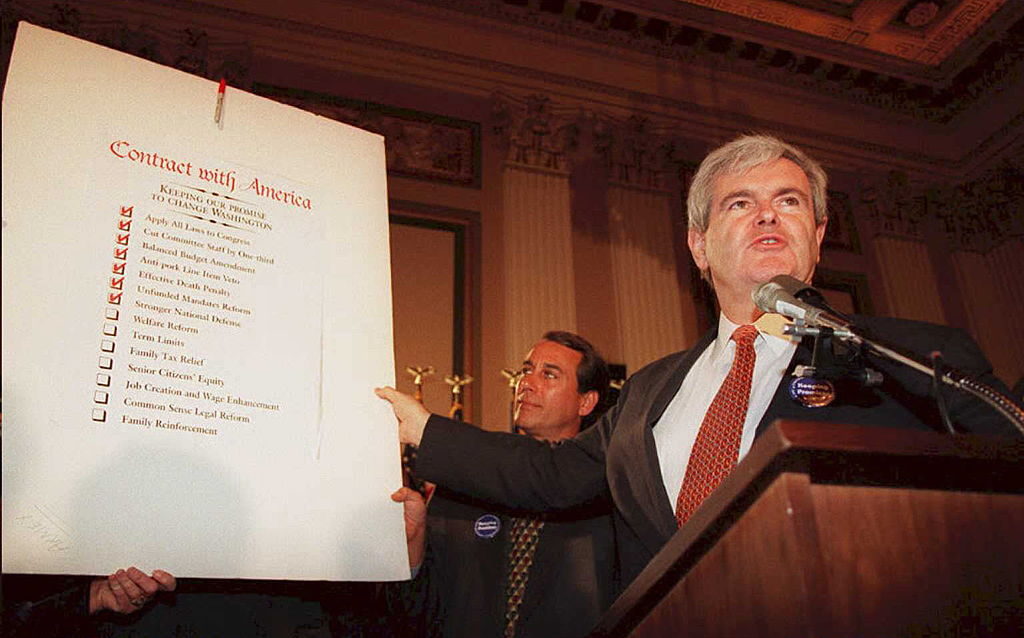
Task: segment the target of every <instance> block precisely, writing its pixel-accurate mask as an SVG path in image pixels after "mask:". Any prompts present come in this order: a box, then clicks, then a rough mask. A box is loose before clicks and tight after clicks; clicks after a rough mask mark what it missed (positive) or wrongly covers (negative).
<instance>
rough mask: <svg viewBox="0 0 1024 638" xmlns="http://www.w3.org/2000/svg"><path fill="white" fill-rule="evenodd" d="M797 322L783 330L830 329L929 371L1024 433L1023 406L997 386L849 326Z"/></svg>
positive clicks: (804, 332)
mask: <svg viewBox="0 0 1024 638" xmlns="http://www.w3.org/2000/svg"><path fill="white" fill-rule="evenodd" d="M798 322H799V323H798V324H792V325H791V326H786V330H785V331H786V333H787V334H792V335H795V336H801V337H802V336H804V335H810V336H816V335H817V334H820V332H821V330H822V329H828V330H831V331H832V334H833V336H835V337H836V338H838V339H840V340H842V341H845V342H849V343H852V344H854V345H856V346H858V347H866V348H867V349H868V350H869V351H871V352H873V353H875V354H876V355H879V356H882V357H885V358H887V359H889V360H891V361H895V362H896V363H900V364H903V365H905V366H907V367H909V368H912V369H914V370H917V371H918V372H920V373H922V374H925V375H928V376H929V377H933V378H937V379H938V380H939V381H941V382H942V383H944V384H946V385H948V386H951V387H953V388H956V389H957V390H960V391H961V392H966V393H968V394H970V395H972V396H974V397H977V398H978V399H981V400H982V401H983V402H985V403H987V404H988V405H989V406H991V407H992V408H993V409H995V410H996V411H997V412H999V413H1000V414H1002V415H1003V416H1004V417H1005V418H1006V419H1007V420H1008V421H1009V422H1010V423H1012V424H1013V426H1014V427H1016V428H1017V430H1018V431H1019V432H1020V434H1021V436H1024V409H1021V407H1020V406H1018V405H1017V404H1016V403H1015V402H1014V401H1013V400H1012V399H1010V398H1009V397H1007V396H1005V395H1004V394H1002V393H1001V392H999V391H998V390H996V389H994V388H991V387H989V386H987V385H985V384H984V383H981V382H980V381H976V380H974V379H971V378H969V377H968V376H967V375H966V374H964V373H962V372H959V371H957V370H954V369H953V368H947V369H946V370H945V371H941V370H936V369H934V368H932V367H931V366H929V365H927V364H924V363H921V362H920V361H916V360H914V359H912V358H911V357H908V356H906V355H904V354H902V353H899V352H897V351H896V350H893V349H892V348H891V347H889V346H887V345H885V344H883V343H881V342H878V341H875V340H873V339H869V338H867V337H865V336H863V335H861V334H858V333H856V332H854V331H853V329H852V327H851V326H813V325H810V324H809V323H804V322H802V321H800V320H799V319H798ZM801 324H802V325H801Z"/></svg>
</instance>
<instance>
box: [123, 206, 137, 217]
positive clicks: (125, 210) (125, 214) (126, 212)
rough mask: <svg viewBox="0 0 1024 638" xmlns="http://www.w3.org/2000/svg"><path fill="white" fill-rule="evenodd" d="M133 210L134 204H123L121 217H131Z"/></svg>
mask: <svg viewBox="0 0 1024 638" xmlns="http://www.w3.org/2000/svg"><path fill="white" fill-rule="evenodd" d="M133 210H135V207H134V206H122V207H121V217H131V216H132V211H133Z"/></svg>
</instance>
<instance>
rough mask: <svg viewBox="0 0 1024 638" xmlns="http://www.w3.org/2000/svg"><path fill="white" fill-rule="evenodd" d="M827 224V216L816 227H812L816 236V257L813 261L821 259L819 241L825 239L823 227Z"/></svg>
mask: <svg viewBox="0 0 1024 638" xmlns="http://www.w3.org/2000/svg"><path fill="white" fill-rule="evenodd" d="M827 226H828V217H826V218H825V219H824V220H823V221H822V222H821V223H820V224H818V227H817V228H815V229H814V235H815V236H816V237H817V238H818V259H816V260H815V263H817V262H819V261H821V242H822V241H823V240H824V239H825V228H826V227H827Z"/></svg>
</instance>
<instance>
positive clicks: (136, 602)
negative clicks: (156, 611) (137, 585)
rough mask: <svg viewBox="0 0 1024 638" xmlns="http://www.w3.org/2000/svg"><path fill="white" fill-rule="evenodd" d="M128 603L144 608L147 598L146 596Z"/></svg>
mask: <svg viewBox="0 0 1024 638" xmlns="http://www.w3.org/2000/svg"><path fill="white" fill-rule="evenodd" d="M128 602H130V603H131V604H132V606H134V607H142V606H143V605H145V604H146V597H145V596H139V597H138V598H132V599H131V600H130V601H128Z"/></svg>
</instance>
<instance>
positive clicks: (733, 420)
mask: <svg viewBox="0 0 1024 638" xmlns="http://www.w3.org/2000/svg"><path fill="white" fill-rule="evenodd" d="M756 337H757V328H755V327H754V326H740V327H739V328H736V331H735V332H733V333H732V340H733V341H735V342H736V354H735V356H734V358H733V360H732V368H730V370H729V374H727V375H726V377H725V381H722V387H720V388H719V389H718V394H716V395H715V398H714V399H713V400H712V401H711V405H710V406H709V407H708V411H707V414H705V415H704V422H703V423H701V424H700V431H699V432H697V440H696V441H694V443H693V451H692V452H691V453H690V463H689V464H688V465H687V466H686V477H685V478H684V479H683V486H682V488H680V490H679V497H678V498H677V499H676V523H678V525H679V526H680V527H682V525H683V523H685V522H686V521H687V519H689V518H690V515H691V514H693V512H694V511H695V510H696V509H697V507H698V506H699V505H700V504H701V503H702V502H704V499H706V498H707V497H708V496H709V495H710V494H711V492H714V491H715V488H716V487H718V484H719V483H721V482H722V479H724V478H725V477H726V475H727V474H728V473H729V472H731V471H732V468H733V467H735V465H736V459H737V458H738V457H739V453H740V438H741V437H742V435H743V421H744V419H745V418H746V416H747V404H748V403H749V402H750V379H751V377H753V375H754V360H755V358H756V356H755V354H754V339H755V338H756Z"/></svg>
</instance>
